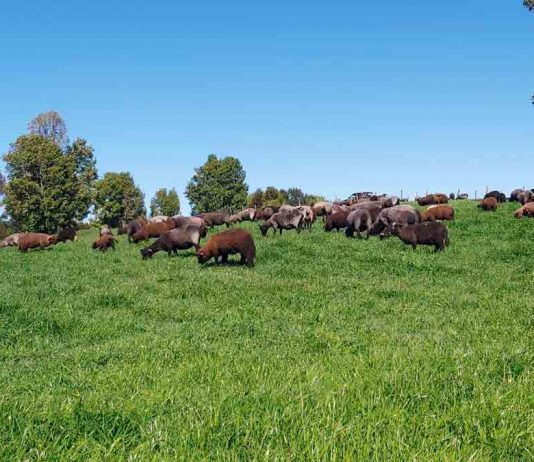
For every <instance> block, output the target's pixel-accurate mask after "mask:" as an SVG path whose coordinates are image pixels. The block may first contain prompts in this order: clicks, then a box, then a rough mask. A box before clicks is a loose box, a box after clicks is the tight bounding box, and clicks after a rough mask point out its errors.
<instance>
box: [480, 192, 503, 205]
mask: <svg viewBox="0 0 534 462" xmlns="http://www.w3.org/2000/svg"><path fill="white" fill-rule="evenodd" d="M489 197H494V198H495V199H496V200H497V202H498V203H499V204H502V203H504V202H506V195H505V194H504V193H502V192H500V191H490V192H489V193H487V194H486V195H485V196H484V199H488V198H489Z"/></svg>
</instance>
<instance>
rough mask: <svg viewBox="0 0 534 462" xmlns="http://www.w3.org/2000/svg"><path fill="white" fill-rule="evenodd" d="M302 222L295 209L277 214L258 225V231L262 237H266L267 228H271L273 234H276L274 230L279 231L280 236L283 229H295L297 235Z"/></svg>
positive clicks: (301, 217)
mask: <svg viewBox="0 0 534 462" xmlns="http://www.w3.org/2000/svg"><path fill="white" fill-rule="evenodd" d="M303 220H304V217H303V215H302V213H300V212H299V211H298V210H295V209H293V210H291V211H290V212H277V213H275V214H274V215H273V216H272V217H271V218H269V219H268V220H267V221H265V222H264V223H262V224H261V225H260V231H261V234H262V235H263V236H267V231H268V230H269V228H273V230H274V234H276V230H280V234H282V230H283V229H296V230H297V233H300V230H301V229H302V222H303Z"/></svg>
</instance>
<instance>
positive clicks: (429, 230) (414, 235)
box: [389, 221, 449, 252]
mask: <svg viewBox="0 0 534 462" xmlns="http://www.w3.org/2000/svg"><path fill="white" fill-rule="evenodd" d="M389 232H390V233H391V234H393V235H395V236H397V237H398V238H399V239H400V240H401V241H402V242H404V243H405V244H408V245H411V246H412V248H413V250H415V249H416V248H417V245H433V246H434V251H435V252H438V251H442V250H445V246H446V245H449V233H448V231H447V228H446V227H445V225H444V224H443V223H442V222H441V221H431V222H426V223H416V224H413V225H402V224H400V223H393V225H392V226H390V228H389Z"/></svg>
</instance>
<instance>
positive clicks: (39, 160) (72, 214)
mask: <svg viewBox="0 0 534 462" xmlns="http://www.w3.org/2000/svg"><path fill="white" fill-rule="evenodd" d="M80 145H83V146H84V150H83V151H84V152H83V155H80V150H79V146H80ZM4 161H5V162H6V165H7V174H8V183H7V185H6V186H5V188H4V192H5V199H4V204H5V207H6V211H7V213H8V214H9V216H10V217H11V220H12V222H13V224H14V225H15V226H16V228H17V229H19V230H22V231H44V232H54V231H55V230H56V229H57V227H58V226H63V225H66V224H69V223H71V222H72V221H77V220H82V219H83V218H85V217H86V216H87V214H88V213H89V208H90V205H91V202H92V196H93V192H92V185H93V182H94V179H95V178H96V168H95V161H94V158H93V149H92V148H91V147H90V146H88V145H87V144H86V142H85V141H84V140H77V142H76V145H72V146H70V147H68V149H67V150H66V151H65V152H64V151H62V150H61V149H60V147H59V145H58V144H56V142H55V141H54V140H52V139H51V138H45V137H43V136H41V135H39V134H29V135H23V136H20V137H19V138H18V139H17V140H16V141H15V143H13V144H12V145H11V149H10V151H9V152H8V153H7V154H5V155H4Z"/></svg>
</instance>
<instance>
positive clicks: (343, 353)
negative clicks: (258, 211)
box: [0, 202, 534, 461]
mask: <svg viewBox="0 0 534 462" xmlns="http://www.w3.org/2000/svg"><path fill="white" fill-rule="evenodd" d="M454 205H455V206H456V207H457V219H456V221H455V222H454V223H452V224H450V225H449V234H450V239H451V246H450V247H449V248H448V249H447V250H446V251H445V252H443V253H439V254H434V253H432V249H431V248H418V249H417V251H416V252H413V251H412V250H411V248H409V247H406V246H405V245H404V244H402V242H400V241H399V240H398V239H396V238H392V239H389V240H387V241H379V240H378V239H376V238H371V239H369V240H368V241H364V240H361V241H360V240H357V239H352V240H349V239H347V238H346V237H345V236H344V235H343V233H335V232H334V233H325V232H324V231H323V230H322V229H321V226H320V225H319V224H316V225H315V228H314V230H313V231H312V232H311V233H307V232H303V233H301V234H300V235H297V234H296V233H295V232H294V231H290V232H287V233H284V234H283V235H282V237H279V236H276V237H272V236H271V235H269V237H267V238H263V237H261V236H260V234H259V231H258V228H257V225H256V224H245V225H243V226H247V227H250V228H251V229H252V230H253V233H254V237H255V240H256V246H257V263H256V267H255V268H252V269H250V268H242V267H239V266H230V267H215V266H207V267H200V266H199V265H198V263H197V261H196V258H195V257H194V252H193V251H185V252H181V254H180V255H179V256H178V257H175V258H170V259H169V258H168V257H167V256H166V255H164V254H163V253H161V254H158V255H157V256H155V257H154V258H153V259H152V260H149V261H142V260H141V257H140V254H139V248H141V245H139V246H136V245H131V244H128V243H127V242H126V240H125V239H124V238H121V240H120V243H119V244H118V246H117V250H116V251H115V252H109V253H107V254H100V253H97V252H94V251H92V250H91V249H90V243H91V242H92V240H93V239H94V237H95V233H94V232H89V233H88V232H86V233H84V234H82V237H81V239H80V240H79V241H78V242H76V243H74V244H72V243H69V244H60V245H58V246H56V247H54V248H52V249H51V250H49V251H43V252H31V253H29V254H27V255H24V254H20V253H19V252H17V251H16V250H15V249H7V250H4V249H3V250H2V251H0V273H1V274H0V322H1V330H0V359H1V365H2V367H1V368H0V460H2V461H3V460H6V461H11V460H46V461H59V460H61V461H78V460H80V461H81V460H94V461H102V460H113V461H115V460H139V461H166V460H169V461H170V460H269V461H273V460H361V461H367V460H377V461H384V460H400V461H406V460H436V461H438V460H439V461H442V460H531V459H533V458H534V374H533V363H534V297H533V296H532V287H533V285H532V284H533V281H534V220H530V221H529V220H528V219H524V220H515V219H514V218H513V217H512V211H513V210H514V208H515V207H514V205H512V204H506V205H505V206H503V207H502V208H500V209H499V210H498V211H497V212H496V213H494V214H492V213H482V212H479V211H478V210H477V209H476V206H475V204H473V203H467V202H464V203H455V204H454ZM470 458H471V459H470Z"/></svg>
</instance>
